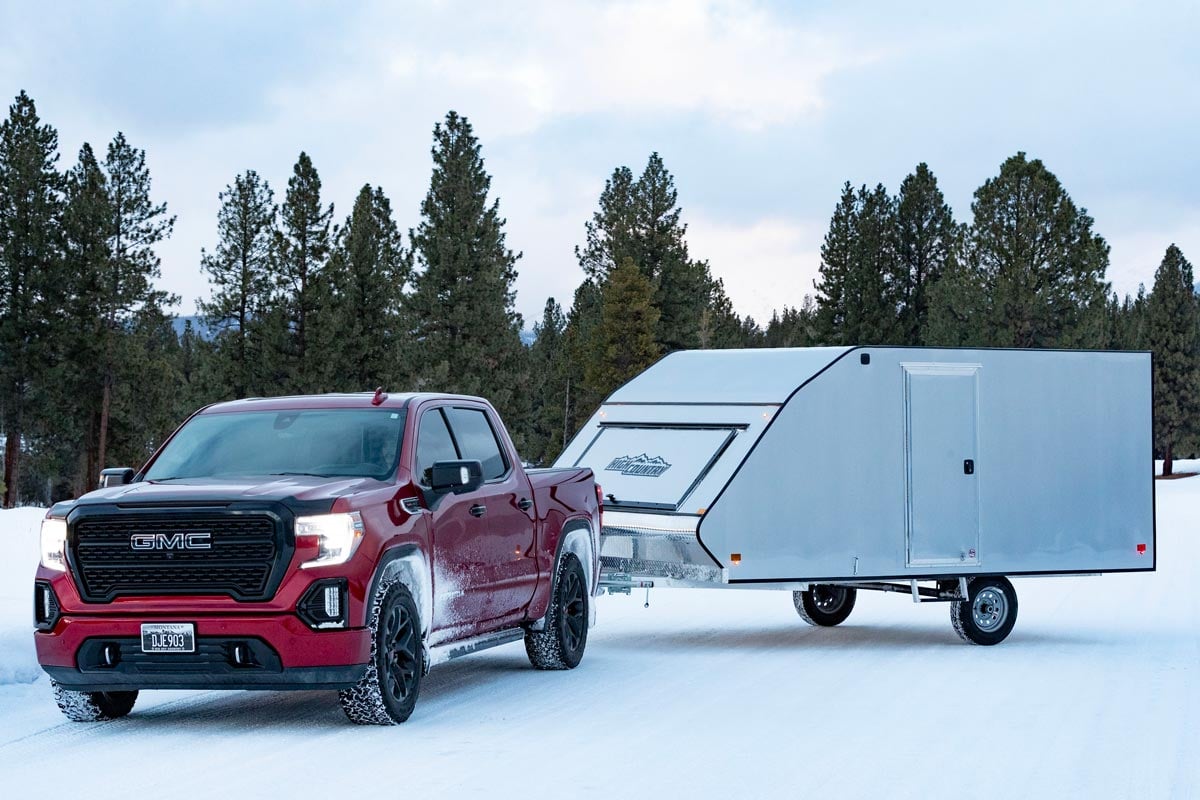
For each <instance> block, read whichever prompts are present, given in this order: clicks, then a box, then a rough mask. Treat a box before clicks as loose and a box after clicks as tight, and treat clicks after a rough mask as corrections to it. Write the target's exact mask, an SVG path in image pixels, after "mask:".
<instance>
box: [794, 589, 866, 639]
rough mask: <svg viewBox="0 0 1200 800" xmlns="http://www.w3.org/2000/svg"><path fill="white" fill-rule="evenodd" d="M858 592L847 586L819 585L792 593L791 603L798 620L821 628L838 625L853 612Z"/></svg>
mask: <svg viewBox="0 0 1200 800" xmlns="http://www.w3.org/2000/svg"><path fill="white" fill-rule="evenodd" d="M856 599H858V591H857V590H856V589H851V588H850V587H848V586H833V585H827V584H821V585H819V586H810V587H809V588H808V589H806V590H805V591H803V592H792V603H793V604H794V605H795V606H796V613H797V614H799V615H800V619H802V620H804V621H805V622H807V623H808V624H809V625H818V626H820V627H823V628H828V627H832V626H834V625H840V624H842V623H843V622H845V621H846V618H847V617H849V616H850V612H851V611H853V610H854V601H855V600H856Z"/></svg>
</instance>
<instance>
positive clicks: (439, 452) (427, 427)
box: [416, 408, 459, 486]
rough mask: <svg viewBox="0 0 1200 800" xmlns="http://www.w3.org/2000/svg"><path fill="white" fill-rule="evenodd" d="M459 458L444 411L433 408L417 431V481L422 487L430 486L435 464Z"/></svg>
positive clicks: (424, 414)
mask: <svg viewBox="0 0 1200 800" xmlns="http://www.w3.org/2000/svg"><path fill="white" fill-rule="evenodd" d="M458 458H459V455H458V450H456V449H455V447H454V439H453V438H451V436H450V429H449V428H448V427H447V426H446V418H445V417H444V416H443V414H442V409H440V408H431V409H429V410H428V411H426V412H425V413H423V414H422V415H421V424H420V425H419V426H418V429H417V459H416V460H417V463H416V468H417V480H419V481H420V482H421V485H422V486H429V485H430V484H431V483H432V482H433V481H432V478H433V465H434V464H436V463H437V462H439V461H457V460H458Z"/></svg>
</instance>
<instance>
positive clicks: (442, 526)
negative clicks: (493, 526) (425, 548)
mask: <svg viewBox="0 0 1200 800" xmlns="http://www.w3.org/2000/svg"><path fill="white" fill-rule="evenodd" d="M458 458H459V454H458V449H457V448H456V446H455V444H454V438H453V437H452V436H451V435H450V428H449V426H448V424H447V422H446V416H445V410H444V409H443V408H439V407H432V408H431V407H428V406H426V407H425V408H424V409H423V410H422V411H421V412H420V417H419V418H418V420H417V450H416V459H415V464H414V470H413V471H414V474H415V476H416V479H417V481H418V483H420V484H421V485H422V486H424V487H425V488H429V483H430V468H431V467H432V466H433V465H434V463H436V462H438V461H457V460H458ZM485 492H486V487H484V488H480V489H478V490H476V491H474V492H470V493H467V494H459V495H456V494H444V495H439V496H438V497H437V498H436V500H434V501H433V507H432V508H431V509H430V512H431V515H432V519H431V525H430V527H431V529H432V531H433V600H434V615H433V626H434V630H435V631H440V632H445V633H446V636H448V637H450V638H457V637H458V636H470V635H472V634H474V633H476V632H478V631H480V630H481V629H482V627H483V624H482V623H483V621H484V620H485V619H486V618H487V614H488V591H487V590H488V584H489V580H490V574H489V565H488V561H489V559H488V551H489V548H488V547H487V535H488V529H487V519H486V514H479V513H478V508H483V507H484V505H483V504H484V503H485V500H486V498H485ZM472 509H476V513H472ZM435 638H436V637H435ZM443 638H444V637H443Z"/></svg>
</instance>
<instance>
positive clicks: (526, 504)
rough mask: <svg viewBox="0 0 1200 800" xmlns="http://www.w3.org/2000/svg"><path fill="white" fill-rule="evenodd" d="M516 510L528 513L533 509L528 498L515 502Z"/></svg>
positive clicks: (531, 502)
mask: <svg viewBox="0 0 1200 800" xmlns="http://www.w3.org/2000/svg"><path fill="white" fill-rule="evenodd" d="M517 508H519V509H521V510H522V511H528V510H529V509H531V508H533V501H532V500H530V499H529V498H528V497H522V498H521V499H520V500H518V501H517Z"/></svg>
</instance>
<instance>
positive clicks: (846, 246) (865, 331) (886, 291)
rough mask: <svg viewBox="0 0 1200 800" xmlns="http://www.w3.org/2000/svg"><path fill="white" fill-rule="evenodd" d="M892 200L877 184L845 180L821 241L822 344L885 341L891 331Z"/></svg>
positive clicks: (895, 296) (894, 297)
mask: <svg viewBox="0 0 1200 800" xmlns="http://www.w3.org/2000/svg"><path fill="white" fill-rule="evenodd" d="M895 230H896V203H895V200H894V199H893V198H892V197H891V196H890V195H889V194H888V192H887V189H886V188H884V186H883V185H882V184H880V185H878V186H876V187H875V188H874V189H870V190H869V189H867V187H866V186H862V187H861V188H859V190H858V191H857V192H855V191H854V189H853V188H852V187H851V186H850V184H849V182H847V183H846V184H845V185H844V186H843V188H842V196H841V199H840V200H839V201H838V205H837V208H836V209H835V210H834V213H833V217H832V219H831V220H830V223H829V231H828V232H827V233H826V235H825V242H824V244H823V245H822V246H821V267H820V279H819V280H818V281H817V283H816V284H815V286H816V290H817V328H818V332H819V334H818V335H819V337H820V339H821V342H822V343H823V344H888V343H890V342H891V341H893V339H894V338H895V337H896V335H897V333H896V331H897V326H898V324H899V323H898V318H897V314H898V308H899V302H900V297H899V291H900V290H899V289H898V288H897V278H896V275H897V273H898V271H899V268H898V266H897V264H898V261H897V258H896V237H895Z"/></svg>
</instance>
